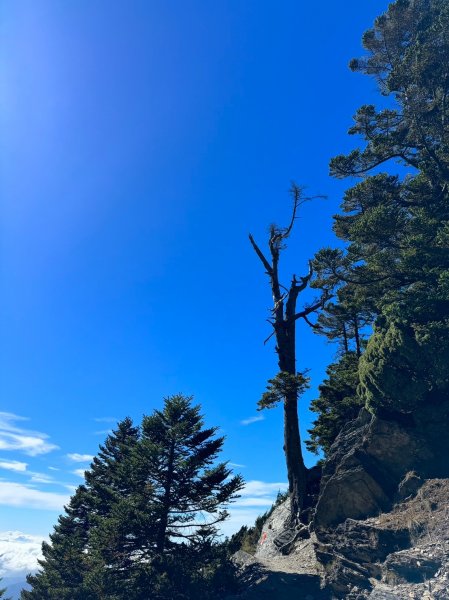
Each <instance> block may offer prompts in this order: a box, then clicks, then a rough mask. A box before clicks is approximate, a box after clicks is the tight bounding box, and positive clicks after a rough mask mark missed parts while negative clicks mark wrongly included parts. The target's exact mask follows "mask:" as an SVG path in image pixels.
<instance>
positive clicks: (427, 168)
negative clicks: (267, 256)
mask: <svg viewBox="0 0 449 600" xmlns="http://www.w3.org/2000/svg"><path fill="white" fill-rule="evenodd" d="M448 30H449V5H448V3H447V2H446V1H445V0H397V1H396V2H393V3H392V4H390V6H389V8H388V10H387V12H386V13H385V14H383V15H381V16H380V17H379V18H378V19H376V21H375V24H374V27H373V28H372V29H370V30H368V31H367V32H366V33H365V35H364V38H363V44H364V47H365V49H366V50H367V55H366V56H365V57H364V58H362V59H357V60H353V61H352V63H351V68H352V69H353V70H355V71H359V72H361V73H364V74H368V75H371V76H374V77H375V78H376V79H377V81H378V83H379V87H380V91H381V93H382V95H383V96H385V97H389V103H388V106H387V108H383V109H376V107H374V106H373V105H366V106H362V107H361V108H360V109H359V110H358V111H357V113H356V115H355V118H354V120H355V124H354V126H353V127H352V128H351V129H350V131H349V133H350V134H351V135H359V136H361V137H362V139H363V140H364V145H363V146H362V147H361V148H360V149H356V150H354V151H353V152H351V153H350V154H348V155H342V156H337V157H336V158H334V159H333V160H332V161H331V173H332V174H333V175H334V176H336V177H347V176H350V177H362V180H361V181H360V183H358V184H357V185H355V186H354V187H352V188H350V189H349V190H348V191H347V192H346V194H345V196H344V200H343V204H342V210H343V212H342V214H339V215H337V216H336V217H335V224H334V229H335V232H336V234H337V235H338V237H339V238H340V239H342V240H343V241H344V242H346V243H347V246H346V248H345V249H343V250H341V249H330V248H325V249H323V250H322V251H321V252H319V253H318V255H317V257H316V259H315V261H314V267H315V269H316V272H317V279H316V285H317V286H318V287H322V288H324V289H332V290H333V292H334V293H335V291H336V290H337V293H338V295H344V294H345V293H346V291H347V290H349V289H350V290H351V293H352V291H353V290H355V293H354V294H353V298H354V301H355V306H356V307H357V309H358V310H359V311H363V312H366V313H367V314H371V315H372V320H374V321H375V324H374V331H375V335H373V336H372V337H371V339H370V340H369V342H368V345H367V349H366V352H365V354H364V355H363V356H362V358H361V362H360V387H359V390H360V394H361V399H362V400H363V401H364V402H366V403H367V405H368V406H369V407H370V408H371V409H372V410H375V409H376V408H377V407H379V406H382V405H386V406H388V407H389V408H394V407H396V408H399V409H400V410H406V411H410V410H412V409H413V408H414V407H416V405H417V404H419V403H422V402H427V401H435V400H436V399H437V398H440V399H441V398H442V397H445V396H447V395H448V393H449V372H448V367H447V365H448V364H449V341H448V340H449V299H448V298H449V295H448V290H449V285H448V281H449V167H448V165H449V150H448V148H449V128H448V126H447V123H448V122H449V105H448V103H447V100H446V98H447V96H448V92H449V77H448V74H447V65H448V64H449V38H448V36H447V31H448ZM395 161H396V162H399V163H400V165H401V166H400V171H399V174H397V175H392V174H391V173H386V172H384V173H379V172H376V171H374V170H378V168H379V167H380V166H382V165H386V166H388V168H389V169H391V168H392V166H393V164H394V162H395ZM440 359H441V360H440Z"/></svg>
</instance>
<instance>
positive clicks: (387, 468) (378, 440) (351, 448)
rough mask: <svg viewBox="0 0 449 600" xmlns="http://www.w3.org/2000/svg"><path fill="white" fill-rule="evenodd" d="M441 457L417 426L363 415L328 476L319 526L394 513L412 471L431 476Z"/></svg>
mask: <svg viewBox="0 0 449 600" xmlns="http://www.w3.org/2000/svg"><path fill="white" fill-rule="evenodd" d="M434 460H435V454H434V451H433V449H432V447H431V446H430V445H429V443H428V442H427V440H426V438H425V436H424V435H423V434H422V432H420V431H419V430H418V429H417V428H416V426H415V425H414V424H413V423H409V424H402V423H399V422H398V421H396V420H393V419H391V420H387V419H382V418H379V417H376V416H373V415H370V414H369V413H368V412H367V411H365V410H363V411H362V412H361V414H360V416H359V417H358V418H357V419H356V420H355V421H353V422H352V423H350V424H349V425H348V426H347V427H346V428H345V429H343V431H342V432H341V433H340V435H339V437H338V438H337V440H336V442H335V444H334V445H333V447H332V449H331V454H330V457H329V459H328V460H327V461H326V465H325V467H324V471H323V478H322V485H321V494H320V497H319V500H318V504H317V507H316V512H315V520H314V523H315V527H316V528H317V530H318V529H322V528H327V527H330V526H333V525H337V524H338V523H341V522H343V521H344V520H345V519H347V518H352V519H362V518H365V517H369V516H372V515H376V514H379V513H380V512H383V511H386V510H389V509H390V508H391V506H392V504H393V501H394V498H395V496H396V494H397V492H398V486H399V484H400V482H401V481H402V480H403V479H404V477H405V475H406V474H407V472H409V471H412V470H415V471H418V472H419V471H421V472H425V473H427V472H428V471H429V469H431V468H432V464H433V462H434Z"/></svg>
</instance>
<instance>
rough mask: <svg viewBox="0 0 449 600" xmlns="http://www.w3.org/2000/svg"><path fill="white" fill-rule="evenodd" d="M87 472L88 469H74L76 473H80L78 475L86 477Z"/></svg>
mask: <svg viewBox="0 0 449 600" xmlns="http://www.w3.org/2000/svg"><path fill="white" fill-rule="evenodd" d="M85 472H86V469H75V470H74V471H72V473H73V474H74V475H78V477H84V473H85Z"/></svg>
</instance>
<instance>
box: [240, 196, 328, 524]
mask: <svg viewBox="0 0 449 600" xmlns="http://www.w3.org/2000/svg"><path fill="white" fill-rule="evenodd" d="M292 197H293V200H294V204H293V213H292V218H291V222H290V224H289V226H288V227H287V228H285V229H283V228H279V227H276V226H275V225H272V226H271V228H270V238H269V242H268V246H269V249H270V259H271V260H267V258H266V257H265V255H264V254H263V252H262V251H261V250H260V248H259V246H258V245H257V244H256V242H255V241H254V238H253V237H252V235H250V236H249V239H250V242H251V245H252V246H253V248H254V251H255V252H256V254H257V256H258V257H259V259H260V260H261V262H262V264H263V266H264V268H265V271H266V273H267V275H268V277H269V279H270V286H271V291H272V296H273V308H272V311H271V313H272V319H271V320H270V322H271V324H272V326H273V329H274V331H273V333H274V335H275V337H276V352H277V355H278V364H279V370H280V372H281V373H287V374H288V375H291V376H293V377H294V376H296V375H297V371H296V343H295V335H296V321H297V320H298V319H304V320H305V321H306V322H307V323H308V324H309V325H312V323H310V321H309V319H308V315H310V314H311V313H313V312H315V311H317V310H318V309H319V308H321V307H322V306H323V304H324V303H325V302H326V300H327V299H328V295H327V293H326V292H325V293H324V294H323V295H322V296H321V298H320V299H319V300H318V301H315V302H314V303H313V304H311V305H310V306H307V307H305V308H304V309H303V310H302V311H300V312H296V303H297V299H298V296H299V294H300V293H301V292H302V291H303V290H305V289H306V287H307V286H308V284H309V281H310V279H311V277H312V267H311V264H309V273H308V274H307V275H306V276H305V277H300V278H299V280H297V279H296V276H295V275H293V278H292V281H291V284H290V287H289V289H287V288H286V287H285V286H283V285H281V283H280V281H279V270H278V266H279V256H280V252H281V250H282V249H284V243H285V240H286V239H287V238H288V237H289V235H290V233H291V231H292V228H293V225H294V221H295V218H296V211H297V209H298V207H299V206H300V204H302V203H303V202H305V201H306V200H308V199H310V198H305V199H304V198H302V196H301V190H300V188H298V187H297V186H295V185H293V187H292ZM270 337H271V336H270ZM283 404H284V452H285V460H286V463H287V474H288V485H289V493H290V499H291V514H292V518H293V519H295V520H296V519H297V518H298V516H299V514H300V512H301V510H302V509H303V507H304V500H305V496H306V488H307V469H306V467H305V465H304V458H303V455H302V449H301V436H300V432H299V419H298V390H297V389H296V388H295V386H292V387H289V388H288V390H287V391H286V392H285V395H284V398H283Z"/></svg>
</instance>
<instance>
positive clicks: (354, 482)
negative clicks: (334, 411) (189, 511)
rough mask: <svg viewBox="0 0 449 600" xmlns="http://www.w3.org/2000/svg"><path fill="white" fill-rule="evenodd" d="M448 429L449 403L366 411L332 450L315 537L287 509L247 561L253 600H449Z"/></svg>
mask: <svg viewBox="0 0 449 600" xmlns="http://www.w3.org/2000/svg"><path fill="white" fill-rule="evenodd" d="M448 423H449V402H447V401H445V402H439V403H435V404H433V405H428V406H426V407H424V408H423V409H421V410H420V411H417V412H415V413H414V414H400V413H394V414H393V413H386V412H384V413H379V414H377V415H376V416H373V415H371V414H370V413H368V412H367V411H365V410H362V412H361V413H360V415H359V417H358V418H357V419H356V420H355V421H353V422H351V423H349V424H348V425H347V426H346V427H345V428H344V429H343V431H342V432H341V433H340V435H339V437H338V438H337V440H336V442H335V444H334V446H333V447H332V449H331V452H330V456H329V458H328V460H327V461H326V463H325V465H324V469H323V473H322V479H321V486H320V492H319V496H318V498H316V497H315V503H314V505H312V506H311V507H310V509H309V525H308V527H304V526H300V527H296V528H295V527H294V528H292V527H291V526H290V521H289V518H288V517H289V515H288V509H287V505H286V504H284V505H281V506H279V507H278V508H277V509H276V510H275V511H274V513H273V514H272V515H271V516H270V518H269V519H268V521H267V522H266V523H265V526H264V529H263V531H262V535H261V538H260V540H259V547H258V550H257V552H256V556H255V557H248V556H246V558H245V557H242V556H240V557H239V560H240V561H241V562H242V563H245V561H246V565H245V567H244V569H243V570H244V572H245V573H246V576H247V577H248V580H247V581H248V586H247V589H246V591H245V593H244V597H247V598H259V597H260V598H262V597H266V598H273V599H274V600H275V599H277V598H295V599H296V600H301V599H304V600H318V599H319V598H323V599H324V598H329V599H330V598H348V599H350V600H362V599H366V598H371V599H373V600H374V599H377V600H394V599H404V600H405V599H407V600H410V598H415V599H416V600H418V599H421V598H423V599H427V600H449V435H448V433H447V424H448ZM316 479H317V471H316V470H315V472H314V474H313V476H311V481H312V480H313V481H314V482H315V483H314V486H315V488H316V487H317V486H316ZM313 497H314V494H311V499H313ZM250 574H252V575H250Z"/></svg>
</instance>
